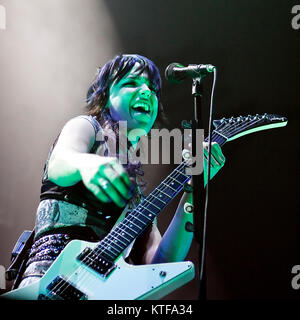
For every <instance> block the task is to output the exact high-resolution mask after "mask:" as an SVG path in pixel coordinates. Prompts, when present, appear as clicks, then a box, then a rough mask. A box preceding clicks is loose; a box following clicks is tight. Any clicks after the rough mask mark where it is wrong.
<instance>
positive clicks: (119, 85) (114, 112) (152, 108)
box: [107, 63, 158, 136]
mask: <svg viewBox="0 0 300 320" xmlns="http://www.w3.org/2000/svg"><path fill="white" fill-rule="evenodd" d="M138 66H139V65H138V64H137V63H136V64H135V65H134V66H133V68H132V69H131V71H130V72H128V73H127V74H126V75H125V76H124V77H123V78H122V79H121V80H120V81H119V82H117V81H116V80H115V81H114V82H113V83H112V84H111V86H110V88H109V98H108V102H107V107H108V108H109V109H110V114H111V116H112V118H113V120H114V121H127V129H128V131H130V130H132V129H138V130H135V131H139V132H140V134H138V135H140V136H141V135H144V134H145V133H148V132H149V131H150V129H151V128H152V126H153V124H154V122H155V119H156V117H157V112H158V98H157V95H156V92H155V88H154V87H153V84H152V83H151V82H150V79H149V76H148V74H147V73H146V72H143V73H141V74H138V72H137V67H138Z"/></svg>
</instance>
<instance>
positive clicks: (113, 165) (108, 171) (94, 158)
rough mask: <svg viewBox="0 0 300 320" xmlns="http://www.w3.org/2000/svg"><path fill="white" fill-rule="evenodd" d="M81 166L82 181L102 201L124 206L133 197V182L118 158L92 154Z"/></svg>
mask: <svg viewBox="0 0 300 320" xmlns="http://www.w3.org/2000/svg"><path fill="white" fill-rule="evenodd" d="M85 160H86V161H85V162H84V164H82V165H81V166H80V168H79V172H80V175H81V179H82V182H83V183H84V185H85V186H86V188H87V189H88V190H90V191H91V192H92V193H93V194H94V195H95V196H96V197H97V198H98V199H99V200H100V201H102V202H111V201H113V202H114V203H115V204H116V205H117V206H119V207H124V206H125V204H126V200H129V199H130V198H131V197H132V193H131V182H130V180H129V177H128V174H127V172H126V171H125V169H124V168H123V166H122V165H121V164H120V163H119V162H118V159H117V158H113V157H100V156H98V155H90V157H89V158H87V159H85Z"/></svg>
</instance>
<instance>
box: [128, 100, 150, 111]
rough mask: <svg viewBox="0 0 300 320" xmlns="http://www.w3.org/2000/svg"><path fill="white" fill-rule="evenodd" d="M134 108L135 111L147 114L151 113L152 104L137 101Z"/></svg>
mask: <svg viewBox="0 0 300 320" xmlns="http://www.w3.org/2000/svg"><path fill="white" fill-rule="evenodd" d="M132 109H133V110H134V111H137V112H141V113H145V114H149V113H150V106H149V105H148V104H147V103H145V102H141V101H139V102H137V103H135V104H134V105H133V106H132Z"/></svg>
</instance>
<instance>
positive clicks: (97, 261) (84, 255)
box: [77, 247, 117, 278]
mask: <svg viewBox="0 0 300 320" xmlns="http://www.w3.org/2000/svg"><path fill="white" fill-rule="evenodd" d="M77 260H79V261H81V262H82V263H83V264H85V265H86V266H87V267H89V268H91V269H93V270H94V271H96V272H97V273H99V274H100V275H101V276H102V277H103V278H106V277H107V276H108V275H109V274H110V273H111V272H112V271H113V270H114V269H115V268H116V267H117V266H116V265H115V264H114V262H113V261H111V260H108V259H106V258H104V257H103V256H101V255H100V254H99V253H98V252H96V251H95V250H92V249H91V248H88V247H86V248H85V249H84V250H83V251H82V252H81V253H80V254H79V256H77Z"/></svg>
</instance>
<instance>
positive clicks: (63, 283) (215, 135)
mask: <svg viewBox="0 0 300 320" xmlns="http://www.w3.org/2000/svg"><path fill="white" fill-rule="evenodd" d="M220 138H222V137H220V136H219V135H218V134H216V133H215V131H213V133H212V140H213V141H215V142H218V141H217V140H219V139H220ZM223 142H224V141H223ZM181 165H184V166H185V162H182V163H181ZM181 165H180V166H181ZM180 166H178V167H177V168H176V169H179V168H180ZM180 174H181V175H182V173H181V172H179V174H176V178H177V177H178V176H179V175H180ZM169 177H170V175H169V176H168V177H167V178H166V179H165V180H164V181H165V182H166V183H167V180H168V178H169ZM164 181H163V182H164ZM161 184H162V183H161ZM161 184H160V185H161ZM156 191H161V190H159V189H158V187H157V188H156V189H155V190H154V191H153V192H151V194H150V195H151V196H153V193H155V192H156ZM177 192H179V191H178V190H177ZM136 209H137V208H136ZM142 209H143V208H142ZM133 211H134V210H133ZM133 211H132V212H131V214H130V216H128V217H129V218H128V219H127V220H128V221H125V223H124V221H123V224H122V225H121V226H120V225H119V226H117V227H119V228H118V229H120V230H117V227H116V228H115V229H114V230H112V231H111V232H110V233H109V234H108V235H107V237H109V236H111V237H112V239H111V240H110V239H107V240H108V241H109V240H110V242H109V243H108V245H110V244H111V243H112V241H113V240H114V239H115V237H118V236H119V233H117V232H121V231H124V230H125V228H126V227H127V226H128V224H126V223H131V222H132V220H130V219H131V218H133V219H134V218H136V217H135V216H134V214H133ZM141 214H143V212H141ZM124 220H125V219H124ZM122 227H123V229H122ZM113 233H117V236H114V235H113ZM103 240H105V238H104V239H102V240H101V241H100V245H101V243H103ZM118 240H119V239H118ZM121 242H122V241H121ZM122 243H123V242H122ZM125 245H126V244H125ZM105 246H107V243H106V244H104V245H103V250H102V251H100V253H102V252H104V250H105V249H107V248H105ZM99 248H101V246H98V247H96V249H97V251H99ZM121 249H122V251H123V250H124V249H123V248H121ZM91 254H92V253H91ZM91 254H89V255H87V257H85V259H88V258H89V256H90V255H91ZM83 261H84V260H83ZM89 265H90V264H87V266H89ZM79 267H80V268H82V266H81V265H80V266H79ZM78 269H79V268H77V270H78ZM75 272H76V270H75V271H74V272H73V274H75ZM73 274H71V275H70V276H69V278H68V279H67V280H69V279H70V278H71V277H72V276H73ZM86 274H87V276H88V273H86ZM85 279H86V277H85V276H83V277H82V279H81V280H79V281H84V280H85ZM60 284H61V287H63V286H66V287H65V289H63V290H62V292H63V291H64V290H66V289H67V287H68V286H69V284H68V283H67V282H63V281H61V283H59V282H58V284H57V285H56V286H55V287H54V288H53V289H52V290H55V289H57V288H58V287H59V285H60Z"/></svg>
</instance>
